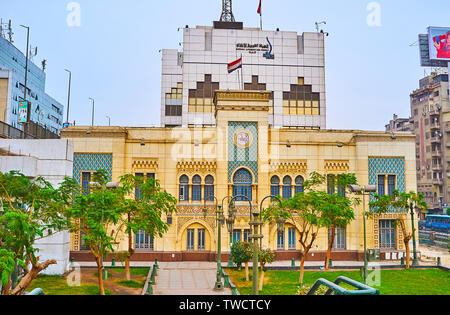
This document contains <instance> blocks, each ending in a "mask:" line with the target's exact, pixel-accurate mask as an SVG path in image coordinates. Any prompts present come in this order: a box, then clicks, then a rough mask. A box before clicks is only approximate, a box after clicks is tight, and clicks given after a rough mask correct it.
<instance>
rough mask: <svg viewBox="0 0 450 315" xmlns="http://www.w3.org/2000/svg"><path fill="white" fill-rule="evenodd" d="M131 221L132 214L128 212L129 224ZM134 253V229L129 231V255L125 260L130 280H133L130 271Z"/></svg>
mask: <svg viewBox="0 0 450 315" xmlns="http://www.w3.org/2000/svg"><path fill="white" fill-rule="evenodd" d="M130 222H131V217H130V214H128V224H129V223H130ZM132 255H133V234H132V231H131V230H130V231H128V257H127V259H126V260H125V276H126V279H127V280H128V281H130V280H131V271H130V259H131V256H132Z"/></svg>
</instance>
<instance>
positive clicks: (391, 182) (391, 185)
mask: <svg viewBox="0 0 450 315" xmlns="http://www.w3.org/2000/svg"><path fill="white" fill-rule="evenodd" d="M394 190H395V175H389V176H388V193H389V196H394Z"/></svg>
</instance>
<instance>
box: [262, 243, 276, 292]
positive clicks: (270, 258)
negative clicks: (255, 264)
mask: <svg viewBox="0 0 450 315" xmlns="http://www.w3.org/2000/svg"><path fill="white" fill-rule="evenodd" d="M258 259H259V264H260V267H261V276H260V279H259V288H258V289H259V291H262V290H263V287H264V277H265V274H266V265H267V264H271V263H273V262H274V261H275V253H274V252H272V251H271V250H270V249H264V250H262V249H260V250H259V253H258Z"/></svg>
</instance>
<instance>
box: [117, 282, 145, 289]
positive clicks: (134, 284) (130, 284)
mask: <svg viewBox="0 0 450 315" xmlns="http://www.w3.org/2000/svg"><path fill="white" fill-rule="evenodd" d="M116 283H117V284H118V285H121V286H123V287H127V288H136V289H138V288H143V287H144V285H145V281H136V280H130V281H128V280H118V281H116Z"/></svg>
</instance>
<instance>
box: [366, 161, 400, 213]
mask: <svg viewBox="0 0 450 315" xmlns="http://www.w3.org/2000/svg"><path fill="white" fill-rule="evenodd" d="M378 175H395V176H396V189H397V190H398V191H400V192H401V193H402V192H406V179H405V158H403V157H369V185H376V186H378ZM370 200H371V201H375V199H374V197H373V196H372V197H371V198H370ZM391 212H392V213H394V212H395V213H399V212H401V211H400V209H398V210H397V209H391Z"/></svg>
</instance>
